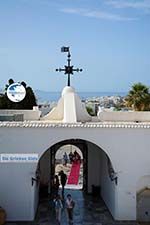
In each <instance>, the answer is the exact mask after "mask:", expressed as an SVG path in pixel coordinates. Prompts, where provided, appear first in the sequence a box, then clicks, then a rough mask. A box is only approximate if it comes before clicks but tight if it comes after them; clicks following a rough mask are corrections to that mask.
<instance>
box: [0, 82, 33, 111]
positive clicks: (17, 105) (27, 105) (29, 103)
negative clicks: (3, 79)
mask: <svg viewBox="0 0 150 225" xmlns="http://www.w3.org/2000/svg"><path fill="white" fill-rule="evenodd" d="M13 83H14V80H13V79H9V80H8V84H6V86H5V93H4V94H0V109H33V106H36V105H37V102H36V97H35V95H34V92H33V90H32V88H31V87H29V86H27V84H26V83H25V82H24V81H22V82H21V84H22V85H23V86H24V88H25V89H26V96H25V98H24V99H23V100H22V101H21V102H12V101H10V100H9V99H8V97H7V88H8V87H9V85H11V84H13Z"/></svg>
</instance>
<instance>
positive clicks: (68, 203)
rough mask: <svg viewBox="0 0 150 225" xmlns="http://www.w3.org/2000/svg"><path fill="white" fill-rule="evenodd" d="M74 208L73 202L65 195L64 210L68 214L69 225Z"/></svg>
mask: <svg viewBox="0 0 150 225" xmlns="http://www.w3.org/2000/svg"><path fill="white" fill-rule="evenodd" d="M74 207H75V202H74V201H73V199H72V197H71V195H70V194H68V195H67V199H66V209H67V214H68V222H69V224H73V209H74Z"/></svg>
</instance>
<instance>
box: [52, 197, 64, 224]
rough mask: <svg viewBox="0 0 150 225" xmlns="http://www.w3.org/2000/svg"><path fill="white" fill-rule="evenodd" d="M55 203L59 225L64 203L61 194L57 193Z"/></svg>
mask: <svg viewBox="0 0 150 225" xmlns="http://www.w3.org/2000/svg"><path fill="white" fill-rule="evenodd" d="M54 205H55V213H56V221H57V223H58V225H60V224H61V213H62V209H63V204H62V201H61V198H60V195H57V196H56V198H55V199H54Z"/></svg>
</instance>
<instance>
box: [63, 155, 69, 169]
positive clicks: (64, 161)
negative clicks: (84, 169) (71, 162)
mask: <svg viewBox="0 0 150 225" xmlns="http://www.w3.org/2000/svg"><path fill="white" fill-rule="evenodd" d="M67 163H68V155H67V153H66V152H65V153H64V155H63V165H64V166H67Z"/></svg>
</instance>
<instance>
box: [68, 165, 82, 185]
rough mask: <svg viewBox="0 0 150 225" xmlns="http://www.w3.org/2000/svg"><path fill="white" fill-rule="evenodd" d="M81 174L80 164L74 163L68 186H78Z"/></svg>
mask: <svg viewBox="0 0 150 225" xmlns="http://www.w3.org/2000/svg"><path fill="white" fill-rule="evenodd" d="M79 173H80V163H79V162H77V163H75V162H73V163H72V167H71V171H70V175H69V177H68V182H67V184H75V185H77V184H78V181H79Z"/></svg>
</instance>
